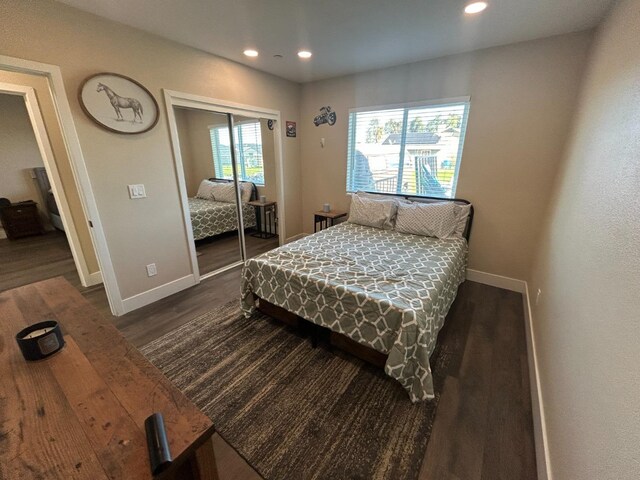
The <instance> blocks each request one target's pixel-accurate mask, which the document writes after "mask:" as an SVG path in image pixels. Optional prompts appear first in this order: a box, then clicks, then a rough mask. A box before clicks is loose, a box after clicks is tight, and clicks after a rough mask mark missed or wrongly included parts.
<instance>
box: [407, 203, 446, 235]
mask: <svg viewBox="0 0 640 480" xmlns="http://www.w3.org/2000/svg"><path fill="white" fill-rule="evenodd" d="M456 207H457V205H456V204H455V203H452V202H445V203H417V202H414V203H411V204H402V205H400V206H399V207H398V215H397V217H396V231H398V232H401V233H411V234H413V235H423V236H426V237H437V238H450V237H452V236H453V234H454V232H455V230H456V227H457V226H458V218H457V216H456Z"/></svg>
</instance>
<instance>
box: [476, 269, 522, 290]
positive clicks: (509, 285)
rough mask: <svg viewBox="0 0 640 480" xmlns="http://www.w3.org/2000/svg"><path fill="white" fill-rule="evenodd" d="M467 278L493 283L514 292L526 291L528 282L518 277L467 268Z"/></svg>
mask: <svg viewBox="0 0 640 480" xmlns="http://www.w3.org/2000/svg"><path fill="white" fill-rule="evenodd" d="M467 280H471V281H472V282H478V283H483V284H485V285H491V286H492V287H498V288H504V289H505V290H510V291H512V292H518V293H525V291H526V288H527V282H525V281H524V280H518V279H516V278H510V277H503V276H502V275H496V274H494V273H487V272H481V271H479V270H471V269H469V268H468V269H467Z"/></svg>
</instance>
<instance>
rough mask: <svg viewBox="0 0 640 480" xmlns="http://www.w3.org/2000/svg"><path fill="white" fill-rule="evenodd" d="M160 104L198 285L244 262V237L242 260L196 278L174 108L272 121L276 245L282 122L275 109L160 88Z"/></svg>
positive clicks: (281, 220)
mask: <svg viewBox="0 0 640 480" xmlns="http://www.w3.org/2000/svg"><path fill="white" fill-rule="evenodd" d="M163 92H164V101H165V102H164V103H165V108H166V111H167V119H168V125H169V134H170V136H171V147H172V150H173V159H174V166H175V172H176V178H177V180H178V189H179V191H180V203H181V206H182V218H183V224H184V228H185V234H186V236H187V239H188V241H189V255H190V258H191V269H192V273H193V275H194V277H195V280H196V283H199V282H200V280H201V279H205V278H208V277H210V276H213V275H217V274H219V273H222V272H224V271H227V270H229V269H231V268H235V267H237V266H240V265H242V264H243V263H244V261H245V260H246V258H245V251H244V250H245V247H244V236H243V235H242V234H240V235H239V237H240V242H241V245H242V248H241V254H242V260H240V261H238V262H234V263H232V264H230V265H227V266H225V267H222V268H220V269H218V270H215V271H213V272H210V273H207V274H205V275H202V276H201V275H200V269H199V267H198V258H197V254H196V247H195V242H194V239H193V228H192V226H191V215H190V213H189V201H188V199H187V198H188V195H187V184H186V181H185V176H184V166H183V162H182V152H181V151H180V139H179V136H178V125H177V123H176V117H175V113H174V107H184V108H193V109H197V110H206V111H209V112H215V113H222V114H232V115H240V116H243V117H254V118H265V119H267V120H275V121H276V128H274V129H273V130H272V131H273V134H274V139H273V144H274V155H275V163H276V195H277V202H278V242H279V244H280V245H283V243H284V232H286V229H285V205H284V159H283V148H282V127H281V125H282V121H281V114H280V111H279V110H272V109H268V108H262V107H254V106H252V105H245V104H241V103H236V102H229V101H226V100H220V99H217V98H211V97H205V96H201V95H193V94H191V93H185V92H179V91H175V90H168V89H166V88H165V89H163Z"/></svg>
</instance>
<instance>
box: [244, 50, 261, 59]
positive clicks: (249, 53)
mask: <svg viewBox="0 0 640 480" xmlns="http://www.w3.org/2000/svg"><path fill="white" fill-rule="evenodd" d="M243 53H244V54H245V55H246V56H247V57H257V56H258V51H257V50H253V49H251V48H248V49H247V50H245V51H244V52H243Z"/></svg>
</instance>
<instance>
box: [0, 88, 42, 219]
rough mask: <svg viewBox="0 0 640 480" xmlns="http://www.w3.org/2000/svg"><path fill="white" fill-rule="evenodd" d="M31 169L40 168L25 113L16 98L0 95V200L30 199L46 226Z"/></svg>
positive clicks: (29, 122) (38, 155)
mask: <svg viewBox="0 0 640 480" xmlns="http://www.w3.org/2000/svg"><path fill="white" fill-rule="evenodd" d="M34 167H44V162H43V161H42V156H41V155H40V149H39V148H38V142H37V141H36V136H35V134H34V133H33V127H32V126H31V120H29V112H27V107H26V105H25V102H24V98H23V97H22V96H20V95H9V94H0V171H2V174H1V175H0V197H5V198H8V199H9V200H11V201H12V202H22V201H24V200H33V201H34V202H38V209H39V210H40V216H41V217H42V219H43V222H46V223H48V216H47V213H46V207H45V205H44V201H43V199H42V196H41V194H40V190H39V189H38V182H37V181H36V180H35V178H32V173H33V168H34Z"/></svg>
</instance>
